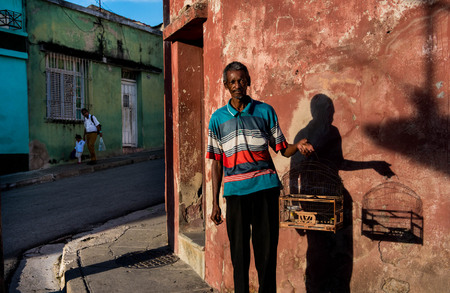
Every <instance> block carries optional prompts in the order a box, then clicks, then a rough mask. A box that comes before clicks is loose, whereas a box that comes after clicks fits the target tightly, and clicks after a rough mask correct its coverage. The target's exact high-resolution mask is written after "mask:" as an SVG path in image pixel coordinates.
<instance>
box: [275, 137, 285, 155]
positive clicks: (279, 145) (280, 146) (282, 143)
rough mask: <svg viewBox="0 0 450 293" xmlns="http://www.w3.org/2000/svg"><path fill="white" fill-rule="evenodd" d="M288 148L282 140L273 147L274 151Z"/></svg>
mask: <svg viewBox="0 0 450 293" xmlns="http://www.w3.org/2000/svg"><path fill="white" fill-rule="evenodd" d="M287 147H288V143H287V142H286V141H285V140H284V141H282V142H280V143H279V144H277V145H276V146H275V151H277V152H278V151H279V150H283V149H285V148H287Z"/></svg>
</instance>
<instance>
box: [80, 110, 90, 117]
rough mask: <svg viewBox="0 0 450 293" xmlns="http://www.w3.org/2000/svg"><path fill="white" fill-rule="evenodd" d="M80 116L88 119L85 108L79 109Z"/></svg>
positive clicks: (87, 112)
mask: <svg viewBox="0 0 450 293" xmlns="http://www.w3.org/2000/svg"><path fill="white" fill-rule="evenodd" d="M81 115H83V116H84V117H86V118H88V117H89V111H88V110H87V109H86V108H83V109H81Z"/></svg>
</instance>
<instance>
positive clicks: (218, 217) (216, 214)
mask: <svg viewBox="0 0 450 293" xmlns="http://www.w3.org/2000/svg"><path fill="white" fill-rule="evenodd" d="M211 220H212V221H213V222H214V224H216V225H220V224H222V222H223V219H222V210H221V209H220V207H219V206H218V205H213V209H212V212H211Z"/></svg>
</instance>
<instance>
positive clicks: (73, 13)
mask: <svg viewBox="0 0 450 293" xmlns="http://www.w3.org/2000/svg"><path fill="white" fill-rule="evenodd" d="M27 12H28V14H29V15H30V18H29V20H28V28H29V52H30V61H29V63H28V74H29V76H31V77H32V78H29V80H28V84H29V93H30V98H29V107H30V113H29V117H30V141H37V142H40V143H42V144H44V146H45V147H46V153H47V154H46V155H47V156H48V157H49V160H51V161H52V162H60V161H62V160H65V159H67V158H68V154H69V153H70V150H71V149H72V148H73V145H74V136H75V134H76V133H79V134H82V133H83V129H84V128H83V125H82V124H81V123H68V124H61V123H54V122H49V121H46V119H45V118H46V78H45V52H44V51H42V50H41V45H42V44H44V47H45V48H47V49H48V48H50V49H51V48H58V49H59V50H62V48H64V50H63V52H59V53H63V54H67V55H72V54H73V52H70V51H71V50H74V52H76V54H78V55H82V56H77V57H81V58H86V59H88V60H90V62H89V82H88V83H89V84H88V88H87V100H86V107H87V108H89V109H90V112H91V113H92V114H94V115H95V116H96V117H98V119H99V121H100V122H101V124H102V128H103V132H104V139H105V143H106V145H107V151H106V152H105V153H102V154H100V155H114V154H120V153H122V112H121V111H122V110H121V77H122V76H121V70H122V69H126V70H137V71H139V72H140V74H138V80H137V85H138V86H137V90H138V92H137V94H138V97H137V99H138V105H139V109H138V127H139V132H138V148H146V149H156V148H162V147H163V139H164V137H163V129H162V125H163V75H162V73H157V72H152V71H151V70H148V68H154V69H162V67H163V59H162V57H163V56H162V38H161V36H160V35H158V34H153V33H149V32H147V31H145V30H139V29H136V28H134V27H130V26H127V25H124V24H121V23H117V22H113V21H109V20H106V19H104V18H101V17H96V16H94V15H90V14H86V13H83V12H80V11H78V10H73V9H69V8H67V7H61V6H59V5H56V4H54V3H51V2H49V1H43V0H33V1H27ZM80 52H81V53H80ZM102 56H103V57H105V58H102ZM111 60H112V61H113V62H110V61H111ZM136 66H138V67H140V68H137V67H136ZM145 68H147V69H145ZM85 154H87V149H86V150H85ZM39 167H43V166H35V168H39Z"/></svg>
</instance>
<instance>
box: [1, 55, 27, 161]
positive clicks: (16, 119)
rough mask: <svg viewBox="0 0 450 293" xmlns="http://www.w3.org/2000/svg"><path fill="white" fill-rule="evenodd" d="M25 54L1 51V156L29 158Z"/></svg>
mask: <svg viewBox="0 0 450 293" xmlns="http://www.w3.org/2000/svg"><path fill="white" fill-rule="evenodd" d="M11 55H13V56H16V55H21V56H25V55H26V54H24V53H20V52H15V51H9V50H3V49H0V81H1V82H0V93H1V99H0V109H2V110H1V111H0V125H2V127H1V128H0V129H1V130H0V136H1V138H2V139H1V140H0V154H28V96H27V75H26V60H25V59H21V58H16V57H11Z"/></svg>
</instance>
